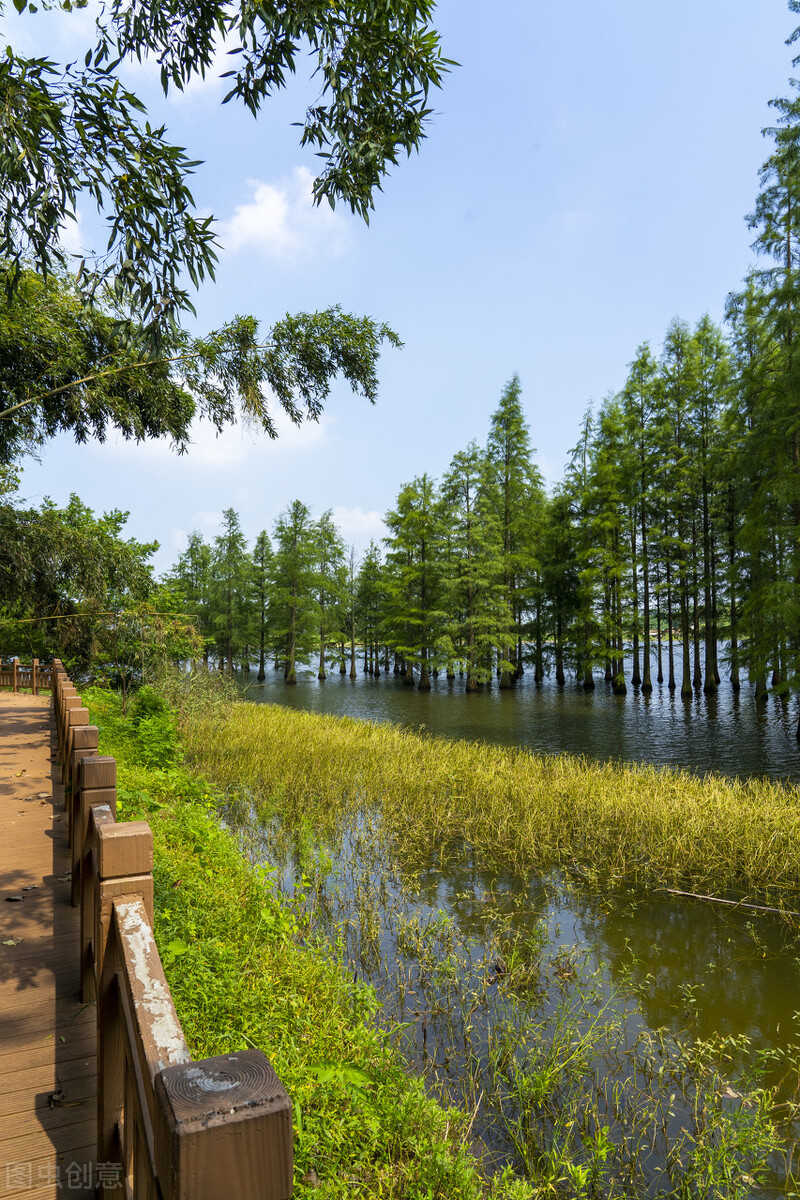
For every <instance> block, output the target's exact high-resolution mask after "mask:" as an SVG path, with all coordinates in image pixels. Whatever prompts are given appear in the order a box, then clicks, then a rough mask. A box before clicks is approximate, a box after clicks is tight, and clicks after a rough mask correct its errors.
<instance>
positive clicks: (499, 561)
mask: <svg viewBox="0 0 800 1200" xmlns="http://www.w3.org/2000/svg"><path fill="white" fill-rule="evenodd" d="M441 495H442V504H443V506H444V509H445V512H446V514H447V516H446V519H447V522H448V525H449V527H450V553H449V556H448V573H447V577H446V579H445V581H444V594H445V602H444V605H443V608H444V610H445V612H446V614H447V617H446V627H445V628H446V633H445V637H444V638H443V648H444V651H445V656H446V658H447V659H450V660H454V661H460V662H461V663H462V664H463V669H464V670H465V672H466V676H467V679H466V690H467V691H468V692H474V691H477V689H478V687H479V686H480V685H482V684H486V683H488V682H489V681H490V680H491V678H492V674H493V671H494V669H495V656H496V652H497V650H498V649H499V648H501V647H503V646H508V645H510V644H511V642H512V639H513V618H512V615H511V610H510V609H509V607H508V604H507V602H506V599H505V595H504V580H503V558H502V532H501V529H500V524H499V521H498V518H497V513H496V510H495V506H494V505H493V504H491V502H490V500H489V496H488V493H487V466H486V458H485V456H484V454H483V453H482V452H481V450H480V449H479V448H478V446H477V445H476V443H475V442H471V443H470V444H469V445H468V446H467V448H466V450H462V451H460V452H459V453H458V454H456V455H455V457H454V458H453V460H452V462H451V464H450V467H449V469H448V471H447V473H446V475H445V477H444V479H443V481H442V489H441ZM497 666H498V668H499V670H500V672H501V674H502V672H503V671H512V670H513V669H514V664H513V663H511V662H509V661H508V660H507V659H504V658H502V655H501V656H500V657H499V661H498V663H497Z"/></svg>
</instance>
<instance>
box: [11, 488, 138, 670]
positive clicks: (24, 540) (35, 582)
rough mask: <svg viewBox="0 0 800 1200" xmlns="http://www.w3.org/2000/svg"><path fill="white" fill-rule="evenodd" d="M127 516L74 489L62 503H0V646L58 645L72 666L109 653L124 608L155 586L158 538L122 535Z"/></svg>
mask: <svg viewBox="0 0 800 1200" xmlns="http://www.w3.org/2000/svg"><path fill="white" fill-rule="evenodd" d="M127 518H128V514H127V513H124V512H119V511H117V510H114V511H111V512H107V513H103V515H102V516H99V517H98V516H95V514H94V513H93V512H92V510H91V509H90V508H87V506H86V505H85V504H83V503H82V501H81V500H80V499H79V498H78V497H77V496H76V495H72V496H71V497H70V500H69V503H68V504H67V505H66V506H65V507H64V508H58V507H57V506H56V505H55V504H53V503H52V502H51V501H50V500H45V502H44V503H43V504H42V505H41V507H40V508H38V509H36V508H33V509H24V508H20V507H17V506H16V505H14V504H12V503H10V502H8V501H5V502H3V503H0V597H2V599H0V652H2V653H5V654H8V653H14V654H18V653H19V652H20V650H21V649H22V648H23V647H25V650H26V651H27V652H28V653H30V654H35V655H38V656H40V657H49V655H50V654H51V653H53V652H55V653H56V654H58V655H59V656H60V657H61V658H62V659H63V660H64V662H65V663H66V664H67V665H68V666H69V667H70V668H71V669H74V670H75V672H76V673H77V674H83V673H85V672H86V671H88V670H89V669H90V668H91V667H92V665H93V664H94V663H96V662H97V661H98V660H102V659H103V658H106V659H107V658H109V657H110V655H111V650H110V644H111V643H112V642H113V638H114V630H115V627H116V625H117V624H118V623H119V621H120V620H121V619H122V614H125V613H127V612H129V611H130V610H132V609H134V608H135V607H136V606H137V605H138V604H140V603H141V602H143V601H145V600H146V599H147V598H148V596H149V595H150V593H151V592H152V589H153V578H152V569H151V567H150V564H149V561H148V560H149V558H150V557H151V555H152V554H153V553H154V552H155V550H157V548H158V543H156V542H152V543H144V542H138V541H136V540H135V539H134V538H125V537H124V536H123V534H124V528H125V523H126V521H127Z"/></svg>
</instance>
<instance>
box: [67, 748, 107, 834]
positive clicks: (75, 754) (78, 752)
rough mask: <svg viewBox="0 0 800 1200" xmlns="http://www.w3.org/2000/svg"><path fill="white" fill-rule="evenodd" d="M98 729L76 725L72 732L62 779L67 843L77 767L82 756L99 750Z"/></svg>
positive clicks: (73, 812)
mask: <svg viewBox="0 0 800 1200" xmlns="http://www.w3.org/2000/svg"><path fill="white" fill-rule="evenodd" d="M99 742H100V730H99V729H98V728H97V726H96V725H76V726H75V728H74V729H73V732H72V754H71V755H70V757H69V759H68V760H67V763H66V766H67V776H66V779H65V781H64V805H65V807H66V809H67V812H68V813H69V844H70V846H71V845H72V842H73V826H74V824H75V808H74V801H75V791H76V788H77V784H78V768H79V767H80V763H81V759H82V758H94V757H95V755H96V754H97V753H98V750H99Z"/></svg>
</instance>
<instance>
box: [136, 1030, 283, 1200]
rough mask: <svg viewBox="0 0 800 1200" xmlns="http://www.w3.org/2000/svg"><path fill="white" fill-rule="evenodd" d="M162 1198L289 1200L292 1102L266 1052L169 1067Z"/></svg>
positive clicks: (164, 1091) (161, 1119)
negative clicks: (222, 1197)
mask: <svg viewBox="0 0 800 1200" xmlns="http://www.w3.org/2000/svg"><path fill="white" fill-rule="evenodd" d="M155 1091H156V1122H155V1129H154V1131H153V1132H154V1140H155V1151H156V1174H157V1176H158V1182H159V1185H160V1187H161V1191H162V1194H163V1197H164V1200H218V1197H220V1196H225V1195H234V1196H258V1197H259V1200H288V1197H290V1196H291V1194H292V1165H293V1152H292V1104H291V1100H290V1099H289V1096H288V1095H287V1093H286V1089H285V1088H284V1086H283V1084H282V1083H281V1081H280V1079H279V1078H278V1076H277V1075H276V1074H275V1072H274V1070H273V1069H272V1066H271V1065H270V1062H269V1060H268V1059H267V1057H266V1056H265V1055H264V1054H263V1053H262V1052H261V1051H260V1050H237V1051H236V1052H235V1053H234V1054H221V1055H219V1056H218V1057H216V1058H207V1059H204V1060H203V1061H201V1062H192V1063H186V1064H184V1065H181V1066H175V1067H167V1068H166V1070H164V1071H162V1072H161V1074H160V1075H157V1076H156V1080H155Z"/></svg>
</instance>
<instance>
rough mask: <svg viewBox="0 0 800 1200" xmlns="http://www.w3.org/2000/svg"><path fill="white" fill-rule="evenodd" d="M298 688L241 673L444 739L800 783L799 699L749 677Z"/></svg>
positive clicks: (314, 707)
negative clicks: (716, 682)
mask: <svg viewBox="0 0 800 1200" xmlns="http://www.w3.org/2000/svg"><path fill="white" fill-rule="evenodd" d="M297 676H298V683H297V686H296V687H287V686H286V685H285V684H284V682H283V675H282V673H281V672H280V671H275V670H273V669H272V668H271V667H270V668H268V669H267V678H266V680H265V681H264V683H263V684H259V683H258V682H257V681H256V678H255V671H251V672H250V673H249V675H243V676H240V678H241V680H242V683H243V684H244V685H245V686H246V695H247V698H248V699H249V700H253V701H256V702H267V703H270V704H285V705H288V706H290V707H293V708H302V709H308V710H310V711H312V712H320V713H331V714H333V715H335V716H348V717H360V718H364V719H367V720H370V721H394V722H396V723H397V724H400V725H404V726H406V727H408V728H412V729H424V730H427V731H428V732H429V733H435V734H442V735H444V736H446V737H458V738H470V739H474V740H478V741H487V742H495V743H497V744H499V745H504V746H526V747H528V749H530V750H533V751H536V752H537V753H544V754H558V753H561V752H567V753H569V754H582V755H586V756H587V757H588V758H595V759H602V760H614V761H617V762H651V763H656V764H657V765H659V766H665V767H684V768H686V769H687V770H691V771H693V772H695V773H697V774H700V775H704V774H706V773H707V772H708V771H719V772H721V773H723V774H726V775H730V776H736V775H738V776H748V775H754V776H768V777H770V778H772V779H786V780H791V781H795V782H797V781H800V745H799V744H798V741H797V738H796V729H797V704H796V701H795V700H791V701H786V700H784V699H780V698H777V697H769V698H768V699H767V701H766V703H765V704H759V705H757V704H756V702H755V700H754V698H753V694H752V691H751V690H750V688H749V687H748V686H747V684H746V683H745V684H744V685H743V687H742V690H741V692H740V693H739V694H738V695H736V694H735V693H734V692H733V691H732V689H731V687H730V684H729V683H728V682H727V680H723V681H722V683H721V685H720V688H719V692H718V694H717V695H716V696H704V695H703V693H702V692H699V693H698V692H696V693H694V694H693V695H692V696H691V697H690V698H689V699H687V700H682V699H681V697H680V694H679V693H678V692H675V693H670V691H669V690H668V688H667V687H666V685H659V684H657V683H656V684H654V688H653V692H652V694H651V695H650V696H645V695H642V693H641V692H638V691H634V689H633V688H630V687H629V688H628V694H627V696H615V695H614V694H613V693H612V691H611V688H610V686H608V685H606V684H603V683H598V685H597V687H596V688H595V690H594V691H593V692H584V691H583V689H582V688H581V687H578V686H577V685H576V684H575V683H574V682H567V683H566V684H565V685H564V686H563V687H559V686H558V685H557V684H556V683H555V682H553V681H552V680H546V681H545V682H544V683H541V684H536V683H535V682H534V680H533V676H532V674H530V673H529V674H526V675H524V676H523V678H522V679H521V680H520V681H519V683H518V685H517V687H516V688H515V689H514V690H513V691H500V689H499V688H498V687H497V686H496V685H493V686H492V687H490V688H486V689H484V690H482V691H479V692H473V693H470V694H467V693H466V692H465V691H464V686H463V681H461V680H459V679H458V678H456V680H455V681H454V682H453V683H452V684H448V682H447V680H446V679H445V677H444V675H440V676H439V678H438V679H437V680H435V681H434V682H433V686H432V688H431V690H430V692H419V691H417V689H416V688H410V687H404V686H403V684H402V683H401V682H400V680H399V679H398V678H397V677H395V676H394V675H391V674H389V675H382V676H381V677H380V678H374V677H370V676H368V675H366V676H365V675H363V674H361V673H360V671H359V675H358V678H357V679H355V680H351V679H350V678H349V677H348V676H346V675H339V673H338V671H337V672H336V673H331V674H330V675H329V676H328V678H327V679H326V680H325V681H324V682H322V683H320V682H319V681H318V680H317V677H316V670H312V669H311V668H306V669H303V668H298V672H297Z"/></svg>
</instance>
